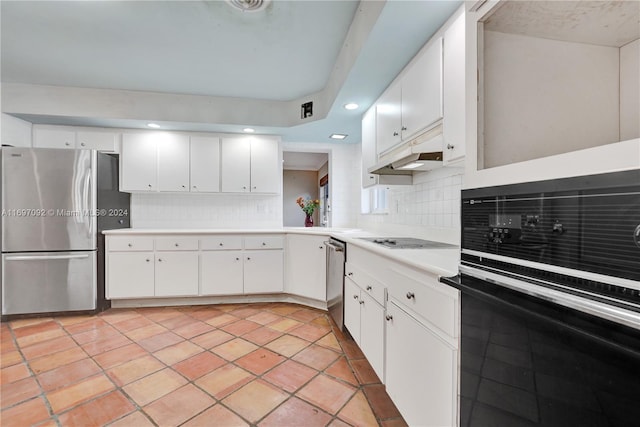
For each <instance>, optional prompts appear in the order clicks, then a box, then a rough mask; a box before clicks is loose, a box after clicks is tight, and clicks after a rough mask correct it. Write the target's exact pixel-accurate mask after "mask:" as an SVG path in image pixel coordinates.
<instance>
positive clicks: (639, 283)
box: [443, 170, 640, 427]
mask: <svg viewBox="0 0 640 427" xmlns="http://www.w3.org/2000/svg"><path fill="white" fill-rule="evenodd" d="M461 246H462V253H461V265H460V275H459V276H457V277H454V278H448V279H443V281H444V282H446V283H448V284H450V285H452V286H455V287H457V288H458V289H460V290H461V295H462V297H461V304H462V309H461V316H462V319H461V320H462V321H461V325H462V332H461V337H462V338H461V352H460V365H461V376H460V378H461V384H460V390H461V391H460V425H461V426H465V427H466V426H485V425H495V426H519V425H522V426H640V170H633V171H624V172H616V173H611V174H603V175H594V176H588V177H576V178H568V179H560V180H553V181H542V182H535V183H526V184H517V185H509V186H501V187H493V188H483V189H472V190H463V192H462V242H461Z"/></svg>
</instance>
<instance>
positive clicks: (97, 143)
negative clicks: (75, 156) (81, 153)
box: [76, 131, 119, 153]
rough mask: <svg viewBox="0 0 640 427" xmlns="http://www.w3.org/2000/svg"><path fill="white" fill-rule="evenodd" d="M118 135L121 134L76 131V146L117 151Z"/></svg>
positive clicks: (109, 151)
mask: <svg viewBox="0 0 640 427" xmlns="http://www.w3.org/2000/svg"><path fill="white" fill-rule="evenodd" d="M118 137H119V134H118V133H116V132H97V131H78V132H77V133H76V148H82V149H91V150H98V151H102V152H103V153H117V152H118V139H119V138H118Z"/></svg>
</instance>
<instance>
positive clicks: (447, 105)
mask: <svg viewBox="0 0 640 427" xmlns="http://www.w3.org/2000/svg"><path fill="white" fill-rule="evenodd" d="M464 34H465V21H464V14H462V15H461V16H460V17H459V18H458V19H456V20H455V21H454V22H453V24H452V25H451V26H450V27H449V28H448V29H447V31H445V33H444V88H443V91H444V120H443V123H442V128H443V137H444V148H445V149H444V150H443V151H444V153H443V157H444V159H443V160H444V164H447V163H450V162H452V161H455V160H459V159H462V158H463V157H464V155H465V151H466V149H465V147H466V138H465V135H466V134H465V81H464V79H465V75H464V73H465V47H464V46H465V36H464Z"/></svg>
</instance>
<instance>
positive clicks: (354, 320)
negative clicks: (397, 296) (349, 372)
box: [344, 277, 385, 382]
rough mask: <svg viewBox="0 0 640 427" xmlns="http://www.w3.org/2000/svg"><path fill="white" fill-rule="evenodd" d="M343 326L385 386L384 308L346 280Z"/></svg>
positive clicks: (348, 279) (353, 283)
mask: <svg viewBox="0 0 640 427" xmlns="http://www.w3.org/2000/svg"><path fill="white" fill-rule="evenodd" d="M344 325H345V326H346V327H347V329H348V330H349V333H351V336H352V337H353V339H354V341H355V342H356V343H357V344H358V346H360V349H361V350H362V353H363V354H364V355H365V357H366V358H367V360H368V361H369V363H370V364H371V367H372V368H373V370H374V371H375V372H376V374H377V375H378V378H380V380H381V381H383V382H384V374H385V373H384V327H385V325H384V306H383V305H382V304H380V303H379V302H377V301H376V300H375V299H373V297H372V296H371V295H369V294H368V293H367V291H366V290H364V289H361V288H360V287H359V286H358V285H357V284H356V283H355V282H354V281H353V280H351V279H350V278H349V277H345V280H344Z"/></svg>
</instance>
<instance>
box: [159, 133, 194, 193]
mask: <svg viewBox="0 0 640 427" xmlns="http://www.w3.org/2000/svg"><path fill="white" fill-rule="evenodd" d="M156 142H157V144H158V189H159V190H160V191H189V137H188V136H185V135H175V134H170V133H161V134H159V135H158V136H157V139H156Z"/></svg>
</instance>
